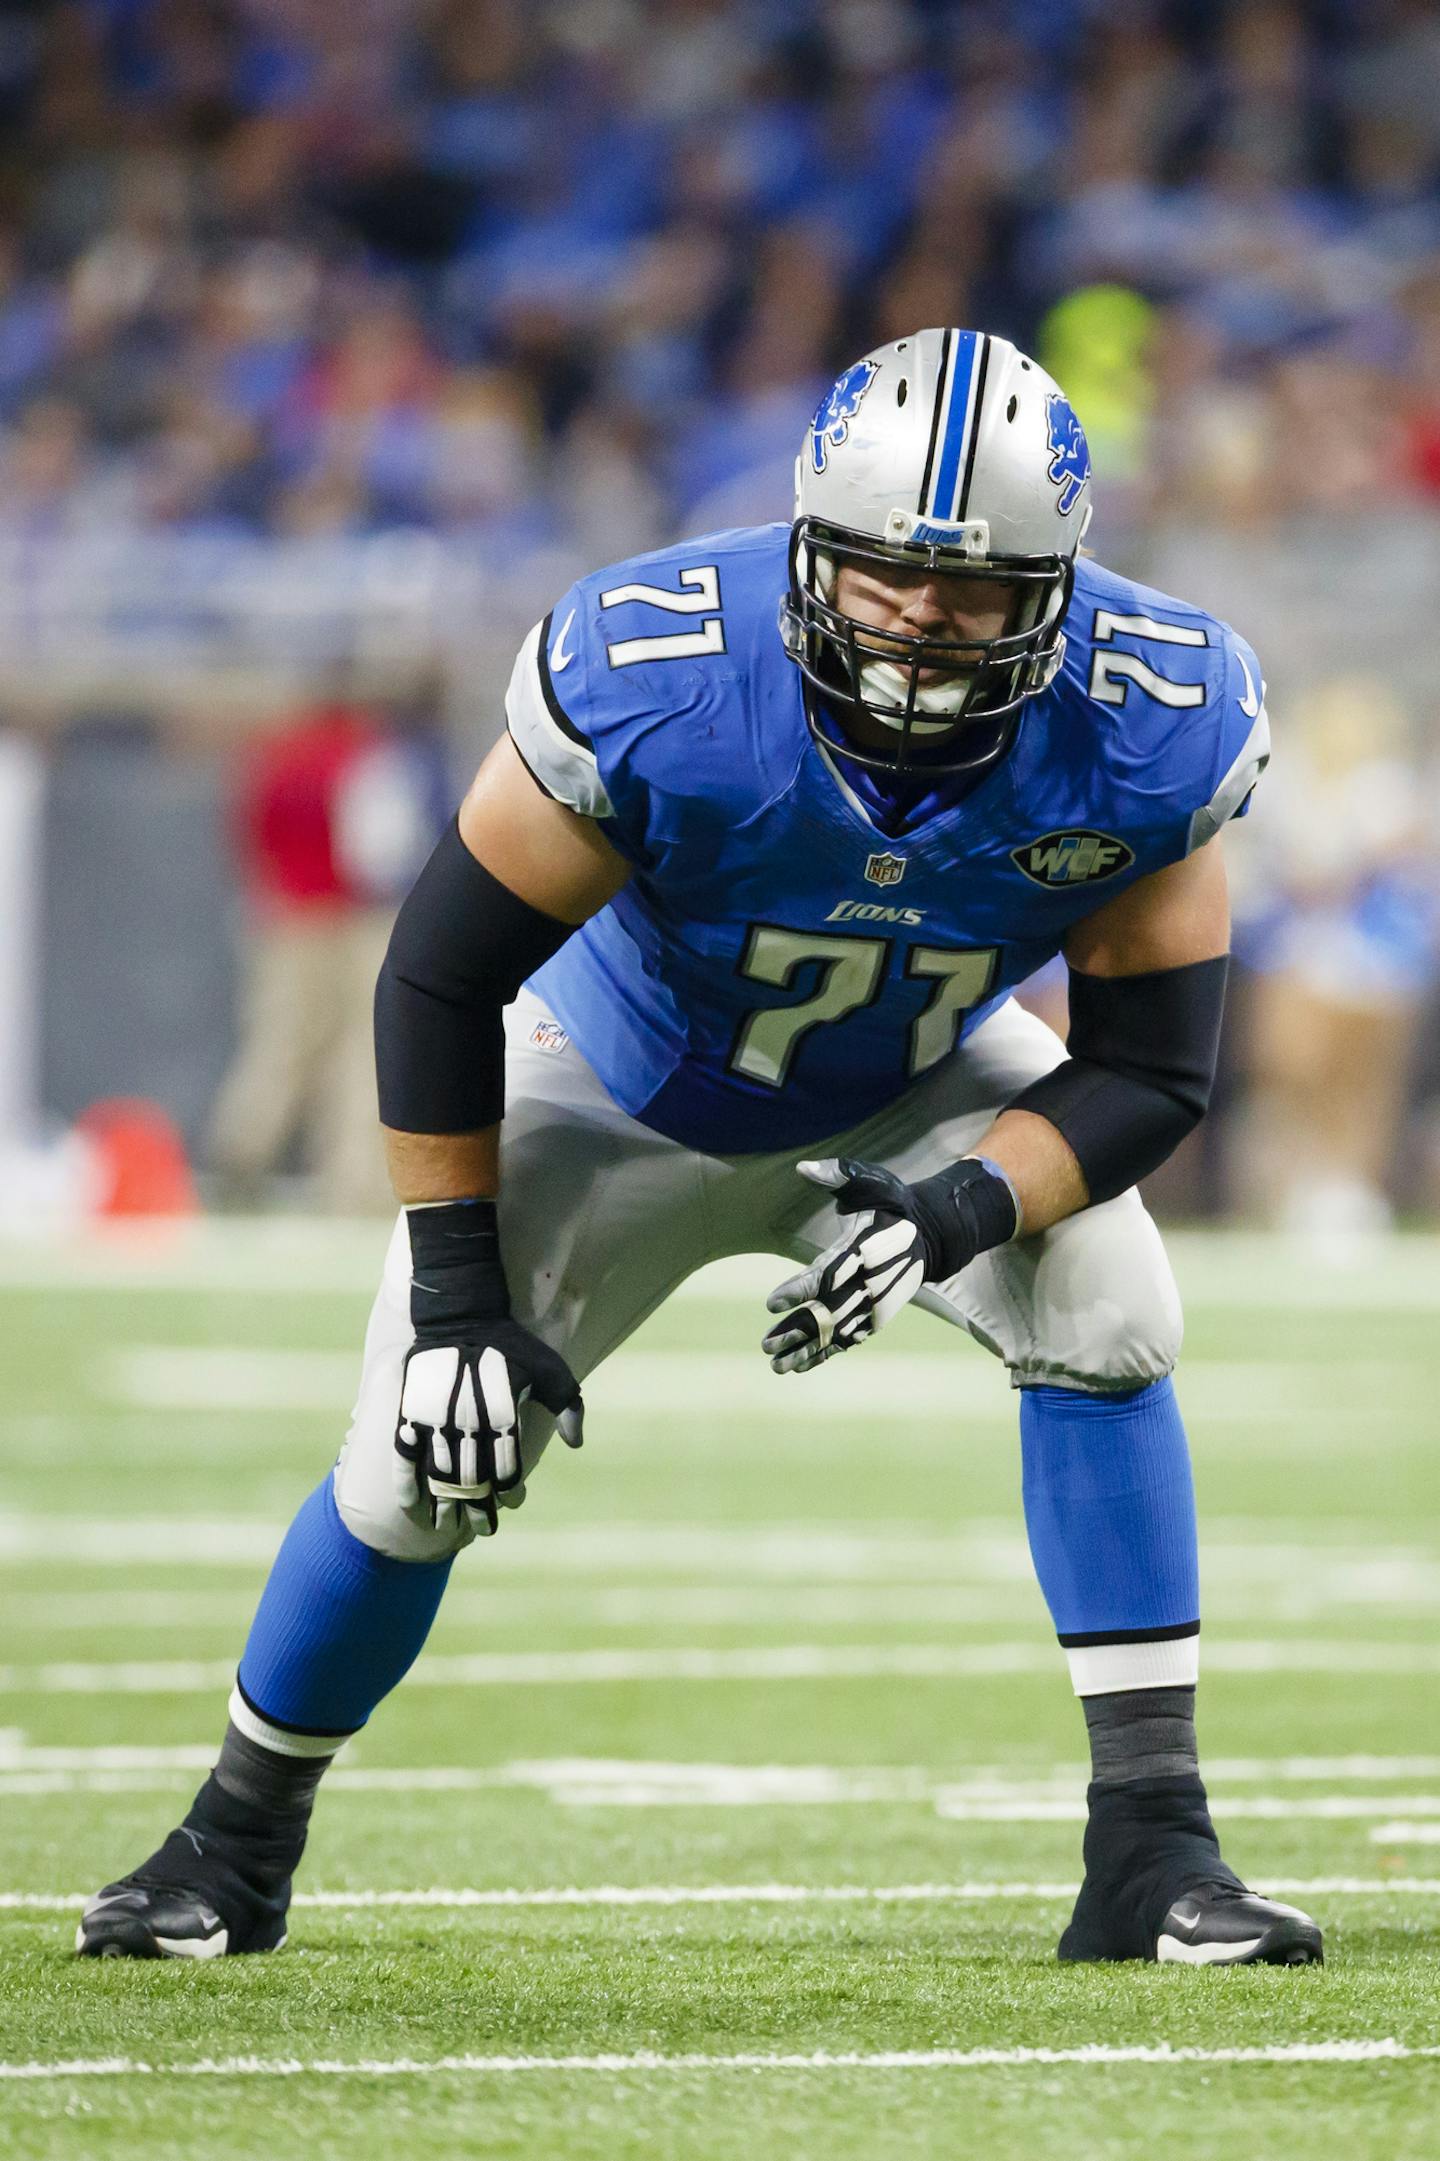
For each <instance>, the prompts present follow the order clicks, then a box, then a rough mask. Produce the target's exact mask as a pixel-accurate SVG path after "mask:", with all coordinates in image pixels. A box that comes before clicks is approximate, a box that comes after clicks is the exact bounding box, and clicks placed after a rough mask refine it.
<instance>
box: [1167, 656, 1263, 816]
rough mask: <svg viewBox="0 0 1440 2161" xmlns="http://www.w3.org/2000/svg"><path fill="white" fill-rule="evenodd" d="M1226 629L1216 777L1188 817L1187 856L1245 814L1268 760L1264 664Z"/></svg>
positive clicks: (1220, 688)
mask: <svg viewBox="0 0 1440 2161" xmlns="http://www.w3.org/2000/svg"><path fill="white" fill-rule="evenodd" d="M1222 628H1223V630H1224V639H1223V645H1224V653H1225V667H1224V672H1223V675H1222V678H1221V682H1220V685H1219V689H1218V692H1217V697H1218V702H1219V711H1218V716H1217V718H1218V727H1217V738H1218V741H1217V752H1216V761H1215V776H1216V777H1215V781H1214V786H1213V788H1212V790H1211V794H1210V799H1209V801H1208V802H1207V803H1204V804H1202V805H1201V807H1200V809H1199V810H1197V811H1195V812H1194V813H1193V815H1192V817H1191V819H1190V832H1189V838H1188V842H1187V846H1186V853H1187V854H1188V855H1193V854H1194V852H1195V850H1196V849H1197V848H1203V847H1204V846H1205V844H1206V842H1207V841H1211V840H1213V839H1214V838H1215V835H1216V834H1217V833H1218V832H1219V830H1220V828H1221V826H1222V825H1227V824H1228V823H1229V821H1230V820H1231V819H1232V818H1240V817H1243V816H1244V814H1245V812H1246V811H1247V810H1248V809H1249V807H1250V797H1251V795H1252V794H1253V793H1254V789H1255V784H1256V782H1257V781H1258V780H1259V778H1260V775H1261V774H1262V773H1263V772H1264V770H1265V768H1266V766H1267V765H1268V764H1269V762H1270V722H1269V720H1268V718H1267V716H1266V712H1265V679H1264V677H1263V676H1262V675H1261V673H1260V663H1259V661H1258V660H1257V659H1256V658H1255V654H1254V652H1253V650H1252V649H1251V647H1250V646H1248V645H1247V644H1246V643H1245V640H1244V639H1243V638H1241V637H1239V636H1238V635H1237V634H1236V632H1234V631H1233V630H1231V629H1230V628H1229V626H1228V625H1224V626H1222Z"/></svg>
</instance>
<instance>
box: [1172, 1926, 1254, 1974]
mask: <svg viewBox="0 0 1440 2161" xmlns="http://www.w3.org/2000/svg"><path fill="white" fill-rule="evenodd" d="M1191 1925H1192V1926H1193V1925H1194V1924H1193V1923H1192V1924H1191ZM1264 1941H1265V1938H1264V1937H1263V1936H1251V1937H1249V1938H1247V1939H1246V1941H1244V1942H1243V1943H1182V1942H1181V1940H1180V1938H1179V1937H1178V1936H1162V1937H1161V1938H1160V1940H1159V1942H1158V1943H1157V1944H1156V1946H1155V1957H1156V1960H1157V1961H1158V1963H1159V1964H1160V1965H1162V1966H1169V1965H1176V1966H1238V1965H1240V1964H1242V1963H1243V1962H1244V1960H1246V1959H1247V1958H1253V1957H1254V1955H1255V1953H1256V1952H1257V1951H1258V1950H1259V1948H1260V1946H1261V1944H1262V1943H1263V1942H1264Z"/></svg>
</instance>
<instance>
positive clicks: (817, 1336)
mask: <svg viewBox="0 0 1440 2161" xmlns="http://www.w3.org/2000/svg"><path fill="white" fill-rule="evenodd" d="M799 1170H800V1174H801V1176H802V1177H804V1178H809V1179H811V1180H813V1181H814V1183H815V1184H816V1185H820V1186H829V1187H831V1188H832V1189H833V1190H834V1193H835V1206H836V1208H837V1209H838V1210H839V1212H840V1214H841V1215H842V1216H850V1215H858V1216H859V1217H860V1221H859V1222H858V1223H856V1224H855V1225H853V1226H852V1228H851V1229H849V1230H848V1231H846V1232H845V1234H844V1235H843V1236H842V1237H840V1238H838V1239H837V1240H836V1242H835V1244H834V1245H833V1246H831V1247H830V1248H829V1249H828V1250H827V1251H826V1252H824V1253H822V1254H821V1255H820V1258H819V1259H818V1260H817V1261H815V1262H813V1263H812V1264H811V1266H810V1267H809V1268H806V1269H804V1270H802V1272H801V1273H800V1274H799V1275H798V1276H791V1277H789V1278H788V1280H787V1281H786V1282H784V1283H779V1284H777V1285H776V1287H775V1289H774V1290H773V1291H772V1292H771V1293H770V1296H769V1297H768V1298H767V1299H766V1301H765V1309H766V1311H767V1312H768V1313H778V1314H781V1315H782V1316H783V1318H782V1319H780V1320H779V1321H777V1322H776V1324H775V1326H774V1327H773V1328H772V1329H771V1330H770V1331H769V1333H768V1334H767V1335H766V1336H765V1338H764V1340H763V1342H762V1344H761V1346H760V1347H761V1349H762V1350H763V1351H764V1352H765V1354H766V1356H767V1357H768V1358H769V1360H770V1364H771V1366H772V1368H773V1369H774V1371H775V1372H776V1373H808V1372H809V1371H810V1368H811V1367H812V1366H818V1365H823V1364H824V1362H825V1360H826V1359H827V1358H833V1357H834V1356H835V1354H836V1352H837V1351H848V1350H853V1348H854V1346H855V1345H856V1344H857V1343H863V1342H864V1341H865V1338H866V1337H867V1336H873V1335H874V1334H875V1331H876V1330H877V1329H878V1328H883V1327H884V1326H885V1323H886V1322H887V1321H891V1320H893V1319H894V1318H895V1315H896V1314H897V1313H898V1312H899V1311H900V1309H901V1307H902V1306H907V1305H908V1304H909V1303H910V1300H911V1299H912V1298H913V1297H914V1296H915V1293H916V1292H917V1291H918V1290H919V1288H920V1286H921V1284H922V1283H923V1282H924V1280H925V1241H924V1236H923V1233H922V1232H921V1230H920V1227H919V1225H918V1224H917V1223H916V1222H914V1221H913V1220H912V1219H911V1216H910V1214H909V1211H908V1210H907V1209H906V1207H905V1205H904V1201H905V1197H906V1196H907V1195H908V1194H909V1192H910V1188H909V1187H908V1186H906V1185H905V1183H904V1181H903V1180H902V1179H899V1178H897V1177H896V1176H895V1174H894V1172H893V1171H887V1170H883V1169H882V1168H881V1167H880V1165H879V1164H875V1163H858V1162H856V1161H855V1160H854V1159H853V1157H850V1156H839V1157H833V1156H832V1157H831V1158H830V1159H829V1160H828V1161H827V1162H824V1163H802V1164H800V1165H799Z"/></svg>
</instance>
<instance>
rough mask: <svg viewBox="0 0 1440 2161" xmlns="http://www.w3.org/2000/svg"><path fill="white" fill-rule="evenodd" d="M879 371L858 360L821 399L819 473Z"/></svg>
mask: <svg viewBox="0 0 1440 2161" xmlns="http://www.w3.org/2000/svg"><path fill="white" fill-rule="evenodd" d="M879 372H880V364H879V362H878V361H876V360H857V361H856V363H855V365H854V367H853V368H847V369H846V370H845V373H844V374H843V375H842V376H841V377H840V380H839V381H838V382H836V383H832V384H831V386H830V388H829V389H828V390H827V391H826V393H825V395H824V397H823V398H822V399H821V400H820V405H819V408H818V410H817V412H816V414H815V418H814V419H813V420H812V421H811V423H810V455H811V457H812V458H813V459H814V461H815V470H816V472H817V473H823V472H824V470H825V460H826V458H827V456H828V454H829V452H830V451H831V450H838V449H839V448H840V445H841V444H842V443H843V442H844V441H845V439H846V437H847V436H848V435H849V433H850V423H851V421H852V420H853V419H854V418H855V415H856V414H857V413H858V412H859V410H860V401H861V399H862V398H863V397H864V395H865V393H866V391H867V390H868V389H869V388H870V385H871V384H872V383H873V382H874V380H875V378H876V376H877V375H878V374H879ZM1082 440H1083V438H1082ZM1087 469H1088V468H1087Z"/></svg>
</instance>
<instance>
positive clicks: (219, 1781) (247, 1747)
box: [211, 1719, 338, 1827]
mask: <svg viewBox="0 0 1440 2161" xmlns="http://www.w3.org/2000/svg"><path fill="white" fill-rule="evenodd" d="M337 1746H338V1743H337ZM334 1760H335V1759H334V1757H333V1756H282V1755H281V1754H280V1752H279V1750H278V1749H273V1748H265V1747H263V1746H262V1745H261V1743H260V1742H259V1741H252V1740H251V1739H250V1738H249V1736H248V1734H244V1733H242V1732H241V1731H240V1729H239V1727H238V1726H237V1725H236V1724H235V1723H234V1721H233V1719H232V1720H231V1721H230V1722H229V1723H228V1724H227V1725H226V1728H225V1738H224V1740H223V1741H222V1742H221V1744H220V1756H219V1760H218V1762H217V1763H216V1765H215V1769H214V1771H213V1772H212V1773H211V1778H212V1780H213V1782H214V1783H215V1784H216V1785H218V1786H219V1787H221V1788H222V1790H223V1791H224V1792H225V1793H227V1794H228V1795H229V1796H230V1797H231V1799H232V1800H235V1801H238V1802H240V1803H241V1804H242V1805H243V1806H244V1807H245V1808H246V1809H247V1810H250V1811H252V1812H253V1814H254V1816H255V1819H256V1823H257V1826H260V1825H269V1824H278V1823H281V1822H283V1823H284V1824H285V1825H286V1826H287V1827H303V1826H304V1825H305V1824H306V1823H308V1822H309V1820H310V1811H311V1809H312V1808H313V1807H314V1806H315V1790H316V1788H317V1787H318V1785H319V1784H320V1781H321V1779H322V1778H323V1777H324V1775H325V1773H326V1771H328V1770H329V1768H330V1765H331V1764H332V1763H333V1762H334ZM227 1813H233V1812H227Z"/></svg>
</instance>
